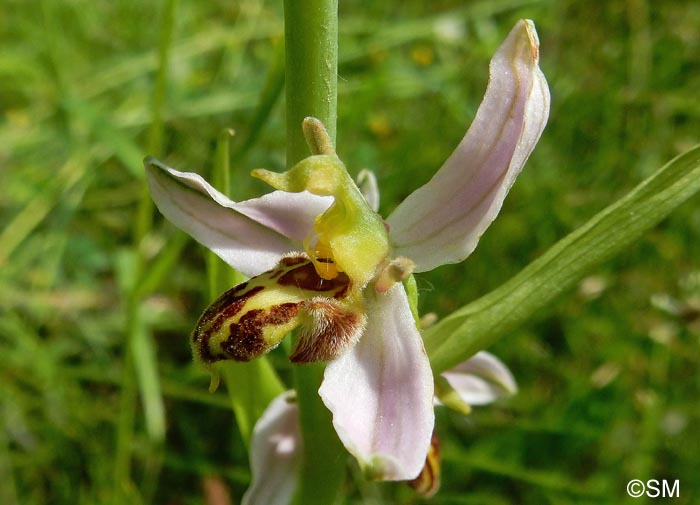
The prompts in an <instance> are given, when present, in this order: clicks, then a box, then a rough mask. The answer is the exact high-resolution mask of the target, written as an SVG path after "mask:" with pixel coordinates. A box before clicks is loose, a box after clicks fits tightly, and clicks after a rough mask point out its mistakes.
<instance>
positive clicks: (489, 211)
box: [387, 20, 549, 272]
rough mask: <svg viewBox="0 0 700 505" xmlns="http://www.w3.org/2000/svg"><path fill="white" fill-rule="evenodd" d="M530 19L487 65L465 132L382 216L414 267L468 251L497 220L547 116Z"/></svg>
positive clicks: (545, 93) (400, 251)
mask: <svg viewBox="0 0 700 505" xmlns="http://www.w3.org/2000/svg"><path fill="white" fill-rule="evenodd" d="M538 59H539V40H538V38H537V32H536V31H535V27H534V24H533V23H532V21H529V20H521V21H519V22H518V23H517V24H516V25H515V27H514V28H513V30H512V31H511V32H510V34H509V35H508V37H507V38H506V40H505V41H504V42H503V44H502V45H501V47H500V48H499V49H498V51H497V52H496V54H495V55H494V57H493V59H492V60H491V64H490V67H489V84H488V87H487V90H486V94H485V96H484V99H483V101H482V103H481V106H480V107H479V110H478V111H477V114H476V117H475V119H474V121H473V123H472V125H471V127H470V128H469V131H468V132H467V134H466V135H465V136H464V138H463V139H462V141H461V142H460V144H459V146H457V149H456V150H455V151H454V152H453V153H452V155H451V156H450V158H449V159H448V160H447V161H446V162H445V164H444V165H443V166H442V168H440V170H439V171H438V172H437V173H436V174H435V176H434V177H433V178H432V179H431V180H430V181H429V182H428V183H427V184H425V185H424V186H422V187H420V188H419V189H417V190H416V191H415V192H413V193H412V194H411V195H409V196H408V197H407V198H406V199H405V200H404V201H403V202H402V203H401V205H399V206H398V207H397V208H396V210H394V212H393V213H392V214H391V215H390V216H389V217H388V219H387V223H388V224H389V226H390V230H391V241H392V244H393V246H394V251H395V255H396V256H407V257H409V258H411V259H412V260H413V262H414V263H415V271H416V272H424V271H427V270H431V269H433V268H435V267H437V266H440V265H444V264H447V263H457V262H460V261H462V260H463V259H464V258H466V257H467V256H469V254H471V253H472V251H473V250H474V248H475V247H476V245H477V243H478V241H479V238H480V237H481V235H482V234H483V233H484V231H485V230H486V228H487V227H488V226H489V225H490V224H491V222H492V221H493V220H494V219H495V217H496V215H497V214H498V212H499V210H500V209H501V205H502V204H503V200H504V199H505V197H506V194H507V193H508V190H509V189H510V187H511V186H512V184H513V182H514V181H515V178H516V176H517V175H518V173H519V172H520V170H521V169H522V167H523V165H524V164H525V161H526V160H527V158H528V156H529V155H530V153H531V152H532V150H533V149H534V147H535V144H536V143H537V140H538V139H539V137H540V134H541V133H542V130H543V129H544V126H545V123H546V122H547V116H548V114H549V90H548V88H547V82H546V80H545V78H544V75H543V74H542V72H541V71H540V68H539V65H538Z"/></svg>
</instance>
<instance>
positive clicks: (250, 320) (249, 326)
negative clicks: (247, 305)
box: [221, 303, 301, 361]
mask: <svg viewBox="0 0 700 505" xmlns="http://www.w3.org/2000/svg"><path fill="white" fill-rule="evenodd" d="M300 305H301V303H283V304H281V305H275V306H273V307H271V308H270V309H269V310H261V309H255V310H251V311H249V312H246V313H245V314H243V315H242V316H241V318H240V319H239V320H238V322H237V323H231V326H230V333H229V336H228V338H227V339H226V340H225V341H224V342H222V343H221V349H222V350H223V351H225V352H226V354H228V355H229V356H230V357H231V358H233V359H234V360H235V361H250V360H251V359H253V358H255V357H258V356H260V355H261V354H263V353H265V352H267V351H269V350H270V348H271V347H273V346H275V345H277V344H276V343H274V344H272V345H271V344H269V343H268V342H267V341H266V340H265V337H264V335H263V332H264V331H265V329H266V328H269V327H271V326H280V325H283V324H287V323H288V322H289V321H291V320H292V319H293V318H295V317H296V316H297V315H298V314H299V308H300Z"/></svg>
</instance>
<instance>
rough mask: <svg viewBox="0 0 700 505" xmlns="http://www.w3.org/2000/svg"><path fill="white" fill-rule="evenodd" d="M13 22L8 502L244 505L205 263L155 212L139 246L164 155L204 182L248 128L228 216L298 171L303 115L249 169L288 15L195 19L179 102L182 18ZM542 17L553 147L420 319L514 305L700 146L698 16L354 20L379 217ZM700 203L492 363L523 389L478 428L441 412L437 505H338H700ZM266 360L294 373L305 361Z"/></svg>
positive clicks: (418, 180) (0, 151)
mask: <svg viewBox="0 0 700 505" xmlns="http://www.w3.org/2000/svg"><path fill="white" fill-rule="evenodd" d="M0 10H1V11H2V16H0V188H2V189H1V192H0V195H1V196H0V420H1V421H0V503H2V504H22V505H24V504H44V503H51V504H69V503H70V504H75V503H79V504H83V503H85V504H88V503H90V504H92V503H115V504H117V503H163V504H173V505H178V504H188V505H189V504H202V503H211V504H218V503H222V505H223V503H225V502H216V501H212V498H211V496H212V494H211V489H212V486H215V485H220V486H224V487H225V488H226V490H227V491H228V492H229V493H230V494H231V496H232V498H233V500H234V502H235V503H237V502H238V499H239V498H240V496H241V494H242V492H243V491H244V489H245V487H246V485H247V482H248V479H249V471H248V468H247V466H248V465H247V460H246V455H245V450H244V448H243V445H242V442H241V440H240V437H239V435H237V432H236V430H235V425H234V420H233V416H232V413H231V410H230V406H229V402H228V399H227V396H226V393H225V388H221V389H220V390H219V391H218V392H217V393H215V394H209V393H208V392H207V385H208V376H207V374H205V373H204V372H202V370H200V369H198V368H197V367H195V366H194V365H193V364H192V362H191V358H190V351H189V346H188V344H187V336H188V334H189V332H190V330H191V328H192V326H193V324H194V322H195V320H196V318H197V317H198V315H199V313H200V312H201V311H202V310H203V308H204V307H205V306H206V304H207V302H208V292H207V280H206V274H205V271H204V250H203V248H202V247H200V246H199V245H197V244H196V243H194V242H192V241H185V240H184V235H183V234H181V233H180V232H179V231H178V230H176V229H175V228H174V227H172V226H171V225H170V224H168V223H166V222H164V221H163V219H162V218H161V217H160V216H159V215H158V214H157V213H154V224H153V228H152V231H151V232H149V233H148V234H147V235H146V237H145V239H144V240H143V241H142V243H141V247H140V249H139V254H140V256H135V254H134V251H135V248H134V246H133V243H134V240H133V238H132V237H133V235H134V227H135V224H134V223H135V222H137V217H136V216H137V208H138V206H139V201H140V200H141V195H142V194H143V187H144V178H143V174H142V165H141V159H142V158H143V156H144V155H145V154H147V151H149V150H150V149H153V147H154V146H155V147H156V148H157V147H160V148H159V151H160V152H152V153H151V154H155V155H157V156H159V157H161V158H163V159H164V160H166V161H167V162H169V163H170V164H171V165H173V166H176V167H178V168H181V169H187V170H193V171H198V172H200V173H202V174H204V175H207V174H208V173H209V172H210V171H211V168H212V165H213V161H214V147H215V142H216V138H217V136H218V135H219V133H220V132H221V130H222V129H223V128H234V129H235V130H236V131H237V135H236V136H235V137H234V138H233V139H232V141H231V142H232V153H233V158H232V160H233V169H234V173H233V184H232V196H233V197H234V198H246V197H251V196H255V195H258V194H260V193H262V192H263V191H267V190H266V189H265V188H264V187H263V185H262V184H261V183H258V182H256V181H253V180H252V179H250V178H249V177H248V176H247V172H248V171H249V170H250V169H252V168H255V167H266V168H270V169H275V170H279V169H282V168H283V167H284V152H285V148H284V136H285V132H284V109H283V103H282V102H283V98H282V97H280V99H279V100H277V101H276V102H275V105H274V107H273V108H272V109H271V111H270V114H269V117H267V118H266V120H265V122H264V124H263V126H262V129H261V130H260V131H259V135H257V136H256V137H255V138H253V141H254V143H253V144H252V145H251V146H250V148H249V149H243V148H242V146H243V145H244V144H245V142H246V139H247V138H248V137H249V135H250V133H251V131H253V127H252V125H253V124H254V122H255V114H256V104H257V103H258V101H259V100H260V97H261V92H262V90H263V89H264V88H265V83H266V82H268V79H269V75H270V68H271V66H272V64H273V61H274V59H275V54H276V52H279V45H280V42H281V38H282V30H283V26H282V7H281V2H270V1H267V2H261V1H256V0H244V1H241V2H233V1H232V2H224V1H208V2H186V1H184V0H181V1H180V2H179V3H178V4H177V5H176V9H175V17H174V24H173V29H172V43H171V44H170V45H169V49H170V64H169V66H168V67H167V73H166V74H164V75H165V76H166V80H165V81H164V82H165V93H164V94H158V93H156V92H154V89H155V83H156V75H157V72H158V61H159V59H158V45H159V40H160V37H161V36H160V33H161V30H162V26H163V24H164V23H163V19H164V15H163V14H164V13H163V10H164V3H163V2H156V1H150V2H141V1H135V0H127V1H120V2H106V1H94V2H93V1H87V0H70V1H58V0H55V1H52V0H46V1H43V2H42V1H33V0H30V1H26V2H25V1H20V0H2V1H1V2H0ZM523 17H529V18H532V19H534V20H535V22H536V24H537V27H538V30H539V34H540V40H541V65H542V68H543V70H544V72H545V74H546V76H547V78H548V80H549V83H550V88H551V92H552V111H551V114H550V120H549V125H548V127H547V129H546V130H545V133H544V135H543V137H542V140H541V141H540V144H539V145H538V147H537V149H536V150H535V153H534V154H533V156H532V157H531V159H530V161H529V162H528V164H527V166H526V169H525V170H524V171H523V173H522V174H521V176H520V178H519V179H518V182H517V183H516V185H515V187H514V188H513V190H512V191H511V193H510V195H509V197H508V200H507V202H506V204H505V206H504V209H503V211H502V213H501V215H500V217H499V218H498V220H497V221H496V222H495V223H494V225H493V226H492V227H491V228H490V230H489V231H488V232H487V233H486V235H485V236H484V238H483V239H482V241H481V244H480V246H479V248H478V249H477V251H476V252H475V253H474V254H473V255H472V256H471V257H470V258H469V259H468V260H467V261H465V262H464V263H462V264H460V265H455V266H446V267H442V268H439V269H437V270H436V271H433V272H431V273H429V274H421V275H420V276H418V279H417V280H418V286H419V289H420V294H421V299H420V303H421V308H422V311H423V312H431V311H432V312H436V313H437V314H438V316H444V315H447V314H448V313H450V312H451V311H452V310H454V309H455V308H457V307H459V306H461V305H463V304H464V303H466V302H468V301H470V300H473V299H474V298H476V297H478V296H480V295H482V294H484V293H486V292H488V291H489V290H490V289H493V288H495V287H496V286H498V285H499V284H500V283H502V282H503V281H504V280H506V279H507V278H508V277H509V276H511V275H513V274H514V273H516V272H517V271H518V270H520V269H521V268H522V267H523V266H525V265H526V264H527V263H528V262H529V261H531V260H532V259H534V258H536V257H537V256H538V255H539V254H541V253H542V252H543V251H545V250H546V249H547V248H548V247H549V246H551V245H552V244H553V243H554V242H555V241H556V240H558V239H559V238H561V237H563V236H564V235H565V234H566V233H568V232H569V231H571V230H573V229H575V228H576V227H577V226H578V225H580V224H582V223H583V222H584V221H585V220H586V219H587V218H588V217H590V216H592V215H593V214H594V213H595V212H596V211H597V210H599V209H601V208H602V207H604V206H605V205H607V204H608V203H610V202H612V201H614V200H615V199H616V198H618V197H620V196H621V195H623V194H624V193H625V192H626V191H627V190H629V189H630V188H632V187H633V186H634V185H635V184H636V183H638V182H639V181H641V180H642V179H643V178H644V177H645V176H647V175H649V174H650V173H651V172H652V171H653V170H654V169H655V168H657V167H659V166H661V165H662V164H663V163H664V162H665V161H666V160H668V159H670V158H672V157H673V156H675V155H676V154H678V153H680V152H682V151H683V150H685V149H687V148H688V147H690V146H692V145H694V144H695V143H697V142H698V138H699V137H700V130H699V128H698V127H699V125H700V121H699V120H698V119H699V116H700V101H699V99H698V97H699V92H698V90H700V29H698V27H699V26H700V4H698V3H696V2H692V1H669V2H655V1H651V0H627V1H622V0H611V1H606V2H603V1H591V2H582V1H574V0H561V1H556V0H550V1H525V0H495V1H477V2H470V1H462V2H459V1H448V0H445V1H436V2H418V1H405V2H371V1H359V0H352V1H341V6H340V67H339V116H338V152H339V154H340V156H341V158H343V159H344V161H345V162H346V164H347V165H348V167H349V168H350V170H351V172H353V173H357V172H358V171H359V170H360V169H362V168H370V169H372V170H374V171H375V173H376V174H377V176H378V179H379V184H380V187H381V188H382V203H381V211H382V212H383V213H384V215H386V214H387V213H388V212H390V211H391V209H392V208H393V207H394V206H395V205H396V204H397V202H399V201H401V199H402V198H403V197H405V196H406V195H407V194H409V193H410V192H411V191H412V190H413V189H414V188H416V187H418V186H419V185H420V184H422V183H424V182H426V181H427V180H428V179H429V178H430V176H431V174H432V173H433V172H434V171H435V170H436V169H437V168H438V167H439V166H440V164H441V163H442V161H443V160H444V159H445V158H446V157H447V155H448V154H449V153H450V152H451V150H452V149H453V148H454V146H455V145H456V144H457V142H458V141H459V139H460V138H461V136H462V135H463V133H464V132H465V130H466V128H467V126H468V124H469V122H470V121H471V119H472V118H473V115H474V113H475V111H476V109H477V107H478V105H479V102H480V100H481V97H482V95H483V91H484V88H485V85H486V80H487V65H488V60H489V58H490V56H491V55H492V53H493V52H494V50H495V49H496V47H497V46H498V44H499V43H500V41H501V40H502V39H503V38H504V37H505V35H506V34H507V33H508V31H509V30H510V28H511V27H512V25H513V24H514V23H515V21H516V20H517V19H520V18H523ZM154 97H156V98H154ZM157 97H160V98H162V100H163V102H162V103H163V106H162V117H163V128H162V130H160V129H159V128H158V127H155V128H153V127H152V126H151V125H152V124H153V123H154V118H155V121H156V124H158V110H159V109H158V106H157V105H154V104H157V103H158V99H159V98H157ZM149 131H150V133H149ZM161 131H162V142H161V141H159V140H158V138H157V136H158V133H159V132H161ZM154 135H155V138H154ZM149 136H150V140H149ZM149 146H150V147H149ZM698 203H700V200H698V198H697V197H695V198H693V199H691V201H689V202H688V203H686V204H685V205H683V206H682V207H681V208H680V209H679V210H678V211H676V212H675V213H674V214H673V215H672V216H671V217H670V218H669V219H667V220H665V221H664V222H663V223H662V224H661V225H660V226H658V227H656V228H655V229H654V230H653V231H652V232H651V233H649V234H648V235H647V236H646V237H645V238H644V239H643V240H641V241H640V242H639V243H637V244H635V245H634V247H632V248H630V249H629V250H628V251H627V252H626V253H625V254H624V255H622V256H619V257H617V258H616V259H615V260H613V261H611V262H610V263H608V264H607V265H605V266H604V267H603V268H602V269H601V270H600V271H598V272H596V273H595V274H594V275H592V276H591V277H589V278H587V279H586V280H585V281H584V282H583V283H582V284H581V285H580V287H579V289H578V290H577V291H575V292H572V293H570V294H569V295H568V296H566V297H564V298H563V299H562V300H561V301H560V302H559V303H558V304H557V305H556V306H555V307H554V308H553V309H552V310H550V311H549V312H547V313H543V314H541V315H540V317H539V318H538V319H537V320H535V321H533V322H531V323H530V324H528V325H527V326H525V327H522V328H520V329H519V330H518V331H517V332H514V333H513V334H512V335H509V336H508V337H507V338H504V339H503V340H502V341H500V342H499V343H498V344H497V345H496V346H495V347H494V348H493V349H491V350H492V351H493V352H495V353H496V354H498V355H499V356H500V357H501V358H502V359H503V360H504V361H505V362H506V363H507V364H508V365H509V366H510V367H511V369H512V370H513V372H514V374H515V376H516V378H517V380H518V382H519V385H520V392H519V394H518V395H517V396H515V397H513V398H512V399H509V400H507V401H504V402H501V403H499V404H498V405H495V406H490V407H482V408H477V409H475V412H474V413H473V415H471V416H470V417H469V418H464V417H462V416H459V415H457V414H455V413H451V412H443V411H440V412H439V414H438V433H439V436H440V439H441V442H442V448H443V456H444V461H443V474H444V475H443V476H444V482H443V487H442V490H441V492H440V493H439V494H438V495H437V496H436V497H434V498H432V499H430V500H422V499H420V498H418V497H416V496H414V495H412V494H411V493H410V492H409V491H408V490H407V489H404V486H402V485H397V484H384V485H378V484H368V483H365V482H363V481H362V480H361V479H358V478H357V470H356V468H355V467H354V466H350V467H349V475H350V477H351V478H350V479H349V480H348V484H347V485H346V487H345V489H344V491H345V492H344V498H343V503H358V504H359V503H370V504H373V503H424V502H425V503H436V504H465V505H466V504H494V505H500V504H526V505H529V504H537V505H540V504H567V503H580V504H588V503H590V504H618V503H627V502H629V503H644V502H645V500H646V499H645V498H640V499H637V500H631V499H628V498H626V493H625V486H626V483H627V481H629V480H630V479H633V478H638V479H642V480H646V479H649V478H657V479H670V480H671V481H673V480H675V479H678V480H679V481H680V498H675V499H672V500H665V501H664V502H672V503H678V504H692V503H699V502H700V477H699V475H700V471H699V470H700V435H699V434H698V433H699V432H700V403H699V402H698V397H699V396H700V368H699V359H698V357H699V355H700V353H699V352H698V349H699V348H700V265H699V264H698V258H699V257H700V209H698ZM146 210H147V211H149V212H150V209H148V208H147V209H146ZM146 215H149V214H146ZM134 258H136V259H134ZM139 258H141V259H139ZM139 261H143V262H144V263H145V264H146V265H147V268H146V271H147V272H149V273H150V277H148V279H149V280H148V282H150V284H149V285H148V286H146V287H143V289H142V291H141V295H140V297H139V298H138V301H139V308H140V310H141V312H140V316H139V320H140V321H141V322H142V323H143V328H147V329H148V331H149V332H150V333H152V335H153V337H154V342H155V349H154V352H155V359H154V360H151V361H150V363H151V365H155V366H156V367H157V369H156V370H155V371H156V372H157V377H158V378H159V381H160V385H161V387H162V392H163V395H164V400H163V402H164V403H163V405H164V408H165V422H166V426H167V431H166V435H165V439H164V440H162V441H161V440H159V439H158V436H157V431H158V429H157V426H156V427H155V428H154V427H153V426H149V425H148V424H147V423H146V421H145V419H146V417H145V416H144V410H143V408H142V406H141V403H140V402H139V390H140V389H139V388H144V387H146V388H148V387H149V384H150V385H151V386H152V385H153V380H152V379H153V377H151V379H150V382H149V379H148V376H147V375H146V376H138V375H136V374H135V373H134V368H133V367H134V365H133V363H129V360H128V359H126V358H125V356H127V354H128V353H127V351H126V349H127V341H128V338H127V333H128V330H127V328H128V327H129V322H130V321H131V320H132V319H133V314H131V313H130V308H129V300H130V298H129V295H128V293H129V292H130V289H131V288H132V287H133V286H131V285H130V282H131V280H133V277H134V270H135V269H136V268H137V267H138V262H139ZM146 356H148V354H147V353H146ZM272 360H273V362H274V363H275V365H276V366H277V367H278V368H279V369H280V370H281V374H282V376H283V377H284V378H288V377H289V365H288V364H287V362H286V359H285V356H284V355H283V353H281V352H276V353H275V354H273V356H272ZM146 362H147V363H149V361H148V359H146ZM137 368H138V365H137ZM153 371H154V370H153V369H151V372H153ZM155 391H156V400H157V396H158V395H157V389H156V390H155ZM150 398H151V399H152V398H153V397H152V396H151V397H150ZM153 404H154V405H156V406H157V405H158V401H155V402H153ZM152 406H153V405H151V407H152ZM147 408H148V407H147ZM156 410H157V409H156ZM156 417H157V416H156ZM154 433H155V435H154ZM204 489H209V490H210V492H209V494H207V493H206V492H205V491H204ZM207 496H209V498H207ZM652 501H654V500H647V502H652Z"/></svg>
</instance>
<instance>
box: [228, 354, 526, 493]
mask: <svg viewBox="0 0 700 505" xmlns="http://www.w3.org/2000/svg"><path fill="white" fill-rule="evenodd" d="M442 376H443V377H444V378H445V379H446V380H448V381H450V384H451V385H452V386H453V387H454V389H455V392H456V393H457V394H458V395H459V396H460V398H461V399H462V400H463V401H465V402H467V403H468V404H469V405H485V404H487V403H491V402H494V401H496V400H498V399H500V398H503V397H505V396H508V395H512V394H515V392H516V391H517V386H516V384H515V380H514V379H513V375H512V374H511V372H510V370H508V367H506V365H504V364H503V363H502V362H501V361H500V360H499V359H498V358H497V357H496V356H494V355H493V354H490V353H488V352H485V351H481V352H479V353H477V354H475V355H474V356H472V357H471V358H469V359H468V360H467V361H465V362H463V363H461V364H460V365H457V366H456V367H455V368H453V369H451V370H449V371H447V372H445V373H444V374H442ZM436 404H439V402H436ZM300 447H301V429H300V426H299V415H298V408H297V404H296V402H295V401H294V396H293V392H292V391H287V392H285V393H282V394H281V395H279V396H278V397H277V398H275V399H274V400H273V401H272V402H271V403H270V406H269V407H268V408H267V409H266V410H265V412H264V413H263V415H262V417H261V418H260V420H259V421H258V422H257V423H256V425H255V429H254V430H253V439H252V441H251V448H250V468H251V472H252V482H251V484H250V487H249V488H248V490H247V491H246V494H245V495H244V496H243V502H242V505H260V504H265V505H286V504H287V503H290V502H291V499H292V497H293V496H294V491H295V487H296V477H297V475H296V471H297V469H298V467H299V464H300V458H301V451H300V450H299V448H300ZM409 485H410V486H411V487H413V488H414V489H415V490H416V491H417V492H419V493H420V494H422V495H424V496H432V495H433V494H435V492H436V491H437V489H438V487H439V486H440V453H439V444H438V441H437V437H436V436H435V435H433V437H432V440H431V447H430V450H429V452H428V455H427V457H426V459H425V462H424V466H423V469H422V470H421V472H420V474H419V475H418V477H416V478H415V479H413V480H412V481H409Z"/></svg>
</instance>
